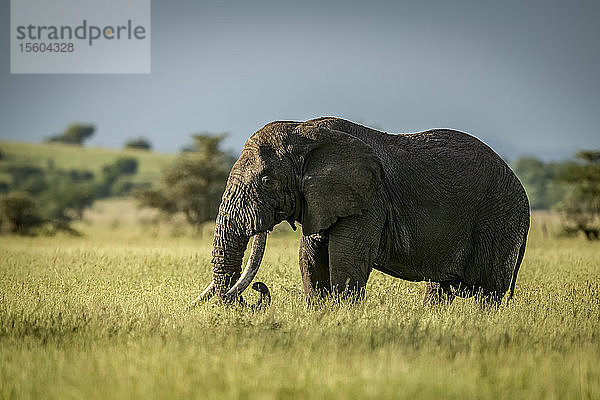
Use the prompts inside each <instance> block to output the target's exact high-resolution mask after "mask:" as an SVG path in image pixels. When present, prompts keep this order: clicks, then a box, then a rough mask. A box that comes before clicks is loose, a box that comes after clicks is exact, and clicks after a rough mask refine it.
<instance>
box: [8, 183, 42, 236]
mask: <svg viewBox="0 0 600 400" xmlns="http://www.w3.org/2000/svg"><path fill="white" fill-rule="evenodd" d="M0 220H1V221H2V222H3V224H5V225H7V226H8V230H9V231H10V232H13V233H19V234H22V235H23V234H27V233H29V231H30V230H31V229H32V228H34V227H36V226H39V225H41V224H42V223H43V222H44V219H43V218H42V217H41V215H40V213H39V210H38V207H37V204H36V202H35V201H34V200H33V198H31V196H30V195H28V194H27V193H24V192H11V193H8V194H7V195H6V196H2V198H0Z"/></svg>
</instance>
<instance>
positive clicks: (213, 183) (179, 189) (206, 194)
mask: <svg viewBox="0 0 600 400" xmlns="http://www.w3.org/2000/svg"><path fill="white" fill-rule="evenodd" d="M225 137H226V135H225V134H220V135H216V136H212V135H210V134H207V133H201V134H196V135H192V138H193V144H192V145H190V146H187V147H185V148H184V150H183V151H182V153H181V154H180V155H179V157H178V158H177V160H176V161H175V163H174V164H173V165H172V166H170V167H169V168H167V169H166V171H165V173H164V175H163V177H162V180H161V184H160V186H159V187H158V188H156V189H149V190H142V191H137V192H136V193H134V196H135V197H136V198H137V200H138V203H139V204H140V205H141V206H145V207H152V208H157V209H159V210H161V211H162V212H163V213H164V214H165V215H167V216H168V217H171V216H173V215H175V214H176V213H178V212H181V213H183V215H184V216H185V219H186V221H187V222H188V223H189V224H190V225H192V226H194V227H195V228H196V230H197V231H200V227H201V226H202V224H204V223H205V222H207V221H212V220H214V219H215V217H216V215H217V211H218V209H219V203H220V201H221V195H222V193H223V190H224V189H225V183H226V181H227V176H228V174H229V170H230V169H231V166H232V165H233V160H234V159H233V157H232V155H231V154H229V153H227V152H225V151H223V150H222V149H221V144H222V141H223V139H225Z"/></svg>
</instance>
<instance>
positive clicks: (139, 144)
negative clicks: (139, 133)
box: [125, 137, 152, 150]
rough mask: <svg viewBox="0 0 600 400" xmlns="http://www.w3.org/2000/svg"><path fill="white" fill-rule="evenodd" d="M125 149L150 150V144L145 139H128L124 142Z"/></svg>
mask: <svg viewBox="0 0 600 400" xmlns="http://www.w3.org/2000/svg"><path fill="white" fill-rule="evenodd" d="M125 148H126V149H138V150H151V149H152V144H151V143H150V141H149V140H148V139H146V138H143V137H139V138H136V139H129V140H128V141H127V142H125Z"/></svg>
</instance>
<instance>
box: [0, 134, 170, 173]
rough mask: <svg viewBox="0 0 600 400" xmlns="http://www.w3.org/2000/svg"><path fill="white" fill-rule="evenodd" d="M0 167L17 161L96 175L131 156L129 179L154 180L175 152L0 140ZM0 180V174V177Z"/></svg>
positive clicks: (18, 162)
mask: <svg viewBox="0 0 600 400" xmlns="http://www.w3.org/2000/svg"><path fill="white" fill-rule="evenodd" d="M0 153H1V154H2V158H1V159H0V167H2V166H6V165H10V164H18V165H31V166H39V167H47V166H48V165H49V164H51V163H54V166H55V167H56V168H60V169H83V170H89V171H92V172H93V173H94V175H96V176H97V177H99V176H101V175H102V167H103V166H104V165H107V164H111V163H113V162H114V161H115V160H116V159H118V158H119V157H133V158H135V159H137V161H138V172H137V174H136V175H135V176H132V177H131V179H130V180H131V181H132V182H136V183H137V182H151V183H157V182H158V180H159V179H160V176H161V174H162V171H163V170H164V168H165V167H166V166H168V165H169V164H170V163H172V162H173V161H174V160H175V157H176V155H175V154H160V153H154V152H151V151H144V150H134V149H105V148H99V147H91V148H87V147H80V146H74V145H68V144H59V143H22V142H7V141H2V140H0ZM0 179H1V177H0Z"/></svg>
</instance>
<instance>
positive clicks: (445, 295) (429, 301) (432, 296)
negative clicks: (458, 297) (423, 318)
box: [423, 281, 455, 306]
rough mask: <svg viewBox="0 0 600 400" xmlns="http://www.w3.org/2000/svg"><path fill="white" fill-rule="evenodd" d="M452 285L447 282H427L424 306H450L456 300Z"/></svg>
mask: <svg viewBox="0 0 600 400" xmlns="http://www.w3.org/2000/svg"><path fill="white" fill-rule="evenodd" d="M450 286H451V285H450V284H449V283H446V282H441V283H439V282H431V281H429V282H427V288H426V290H425V298H424V299H423V305H425V306H427V305H432V306H434V305H440V304H450V303H452V301H453V300H454V297H455V295H454V293H453V291H452V288H451V287H450Z"/></svg>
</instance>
